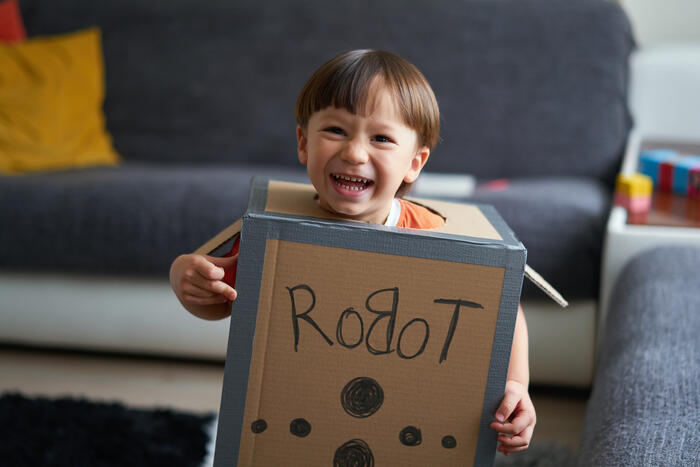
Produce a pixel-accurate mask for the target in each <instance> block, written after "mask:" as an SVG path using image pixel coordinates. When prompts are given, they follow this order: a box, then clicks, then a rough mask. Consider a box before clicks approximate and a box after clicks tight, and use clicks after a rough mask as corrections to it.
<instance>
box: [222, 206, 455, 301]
mask: <svg viewBox="0 0 700 467" xmlns="http://www.w3.org/2000/svg"><path fill="white" fill-rule="evenodd" d="M399 203H400V204H401V214H399V220H398V221H397V222H396V227H404V228H408V229H434V228H436V227H440V226H441V225H442V224H444V223H445V220H444V219H443V218H442V217H441V216H439V215H438V214H435V213H434V212H432V211H431V210H430V209H428V208H425V207H423V206H421V205H419V204H415V203H412V202H410V201H406V200H405V199H401V198H399ZM240 243H241V237H240V236H239V237H238V238H237V239H236V241H235V242H234V243H233V247H232V248H231V251H230V252H229V253H228V254H226V255H225V256H233V255H237V254H238V249H239V247H240ZM223 281H224V282H226V283H227V284H228V285H230V286H231V287H235V286H236V266H233V267H232V268H230V269H227V270H226V271H225V274H224V278H223Z"/></svg>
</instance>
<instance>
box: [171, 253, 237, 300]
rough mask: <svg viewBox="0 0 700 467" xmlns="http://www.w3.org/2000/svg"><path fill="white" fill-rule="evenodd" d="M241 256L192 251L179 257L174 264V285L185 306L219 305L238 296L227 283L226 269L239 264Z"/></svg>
mask: <svg viewBox="0 0 700 467" xmlns="http://www.w3.org/2000/svg"><path fill="white" fill-rule="evenodd" d="M236 263H238V255H237V254H236V255H234V256H228V257H224V258H217V257H215V256H207V255H197V254H188V255H181V256H178V257H177V258H176V259H175V261H173V264H172V266H171V267H170V285H171V286H172V288H173V291H174V292H175V295H177V298H178V299H180V301H181V302H182V304H183V305H216V304H218V303H225V302H227V301H229V300H230V301H233V300H235V299H236V296H237V293H236V290H235V289H234V288H233V287H231V286H230V285H228V284H227V283H226V282H224V281H223V280H222V279H223V278H224V270H225V269H230V268H232V267H236Z"/></svg>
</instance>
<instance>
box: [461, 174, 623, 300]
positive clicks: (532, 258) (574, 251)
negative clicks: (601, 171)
mask: <svg viewBox="0 0 700 467" xmlns="http://www.w3.org/2000/svg"><path fill="white" fill-rule="evenodd" d="M468 201H471V202H476V203H486V204H492V205H493V206H495V207H496V209H497V210H498V212H499V213H500V214H501V216H503V218H504V219H505V221H506V222H507V223H508V225H509V226H510V228H511V229H513V231H514V232H515V234H516V235H517V236H518V238H520V241H522V242H523V244H524V245H525V247H526V248H527V262H528V264H529V265H530V266H532V267H533V268H534V269H535V270H537V272H539V273H540V274H542V275H543V276H544V277H545V279H547V280H548V281H549V282H550V283H551V284H552V285H553V286H554V287H556V288H557V290H559V292H561V293H562V294H563V295H564V297H565V298H567V299H568V300H571V299H576V298H597V296H598V287H599V281H600V275H599V274H600V260H601V253H602V242H603V236H604V231H605V222H606V219H607V215H608V212H609V208H610V190H609V188H608V187H606V186H605V185H603V184H602V183H599V182H597V181H595V180H592V179H587V178H573V177H561V178H560V177H557V178H555V177H550V178H528V179H513V180H510V181H508V183H507V185H506V186H505V188H504V189H501V190H497V191H496V190H493V189H487V188H483V187H481V188H477V189H476V191H475V193H474V195H473V196H472V197H470V198H469V199H468ZM523 296H526V297H542V298H545V297H546V296H545V295H544V293H543V292H540V291H539V290H537V289H536V287H535V286H534V285H533V284H532V283H530V281H527V280H526V281H525V282H524V283H523Z"/></svg>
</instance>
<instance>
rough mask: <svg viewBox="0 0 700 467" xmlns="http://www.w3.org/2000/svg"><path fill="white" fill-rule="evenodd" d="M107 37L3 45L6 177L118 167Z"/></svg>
mask: <svg viewBox="0 0 700 467" xmlns="http://www.w3.org/2000/svg"><path fill="white" fill-rule="evenodd" d="M103 70H104V63H103V59H102V46H101V41H100V30H99V29H98V28H91V29H87V30H84V31H80V32H76V33H73V34H65V35H60V36H52V37H42V38H37V39H29V40H27V41H24V42H21V43H18V44H12V45H0V172H4V173H8V174H16V173H21V172H26V171H32V170H50V169H62V168H69V167H84V166H88V165H101V164H111V165H113V164H117V163H118V162H119V156H118V154H117V153H116V152H115V151H114V149H113V148H112V141H111V138H110V136H109V134H107V132H106V130H105V119H104V115H103V114H102V103H103V101H104V71H103Z"/></svg>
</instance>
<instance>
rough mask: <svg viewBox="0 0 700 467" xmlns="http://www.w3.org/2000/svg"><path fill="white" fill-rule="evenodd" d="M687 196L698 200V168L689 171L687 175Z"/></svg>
mask: <svg viewBox="0 0 700 467" xmlns="http://www.w3.org/2000/svg"><path fill="white" fill-rule="evenodd" d="M688 196H689V197H691V198H696V199H700V167H695V168H692V169H690V174H689V175H688Z"/></svg>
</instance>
